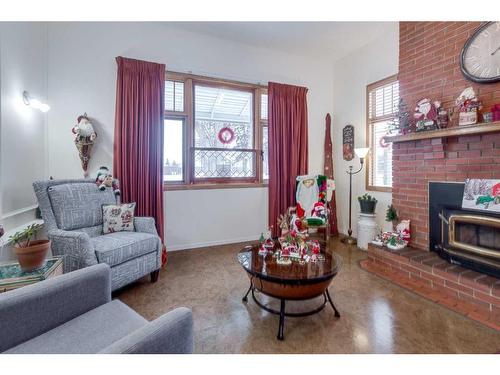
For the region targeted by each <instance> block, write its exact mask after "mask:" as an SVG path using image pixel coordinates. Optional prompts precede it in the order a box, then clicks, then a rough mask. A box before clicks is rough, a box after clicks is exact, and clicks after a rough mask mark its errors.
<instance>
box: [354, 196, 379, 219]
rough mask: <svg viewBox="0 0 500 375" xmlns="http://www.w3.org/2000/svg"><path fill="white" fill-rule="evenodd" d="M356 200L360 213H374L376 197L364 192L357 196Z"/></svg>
mask: <svg viewBox="0 0 500 375" xmlns="http://www.w3.org/2000/svg"><path fill="white" fill-rule="evenodd" d="M358 201H359V207H360V209H361V213H363V214H374V213H375V207H376V206H377V199H375V197H372V196H371V195H370V194H364V195H362V196H361V197H358Z"/></svg>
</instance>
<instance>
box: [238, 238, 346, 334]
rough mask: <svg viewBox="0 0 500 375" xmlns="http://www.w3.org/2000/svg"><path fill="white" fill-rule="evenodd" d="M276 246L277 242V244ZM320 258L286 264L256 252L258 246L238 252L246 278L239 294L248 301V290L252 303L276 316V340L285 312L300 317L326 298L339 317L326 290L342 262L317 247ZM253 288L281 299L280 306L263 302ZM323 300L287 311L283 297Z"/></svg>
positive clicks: (287, 298)
mask: <svg viewBox="0 0 500 375" xmlns="http://www.w3.org/2000/svg"><path fill="white" fill-rule="evenodd" d="M277 246H279V245H277ZM321 254H322V255H323V257H324V259H323V260H321V261H318V262H315V263H303V264H300V263H299V262H296V261H294V262H292V264H290V265H281V264H278V263H277V261H276V260H277V259H276V258H275V257H274V256H273V255H272V254H267V255H266V256H263V255H259V246H258V245H254V246H246V247H245V248H243V249H242V250H241V251H240V252H239V253H238V261H239V262H240V264H241V266H242V267H243V268H244V270H245V271H246V272H247V275H248V277H249V278H250V287H249V288H248V291H247V293H246V294H245V296H244V297H243V302H247V301H248V294H249V293H250V292H251V293H252V298H253V299H254V301H255V303H256V304H257V305H258V306H259V307H261V308H262V309H264V310H266V311H268V312H270V313H272V314H276V315H279V316H280V320H279V326H278V340H283V338H284V325H285V316H289V317H302V316H308V315H312V314H316V313H318V312H320V311H321V310H323V309H324V307H325V306H326V304H327V302H328V303H330V305H331V306H332V308H333V310H334V312H335V316H336V317H340V314H339V312H338V310H337V309H336V308H335V305H334V304H333V300H332V298H331V296H330V293H329V292H328V286H329V285H330V283H331V282H332V280H333V278H334V277H335V276H336V275H337V273H338V271H339V270H340V267H341V265H342V258H341V257H340V256H339V255H337V254H335V253H333V252H331V251H330V250H325V249H324V248H322V249H321ZM255 289H257V290H258V291H259V292H261V293H263V294H265V295H267V296H269V297H273V298H277V299H279V300H280V301H281V305H280V310H279V311H277V310H274V309H272V308H270V307H267V306H265V305H264V304H263V303H261V302H260V301H259V300H258V299H257V298H256V297H255V293H254V292H255ZM321 295H322V296H323V297H324V300H323V302H322V303H321V305H319V306H318V307H317V308H315V309H314V310H309V311H305V312H298V313H291V312H290V313H287V312H286V311H285V304H286V301H287V300H293V301H298V300H308V299H312V298H315V297H318V296H321Z"/></svg>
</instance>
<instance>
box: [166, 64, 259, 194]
mask: <svg viewBox="0 0 500 375" xmlns="http://www.w3.org/2000/svg"><path fill="white" fill-rule="evenodd" d="M266 93H267V91H266V88H264V87H262V86H259V85H252V84H245V83H236V82H232V81H224V80H218V79H213V78H206V77H199V76H194V75H191V74H180V73H170V72H169V73H167V78H166V81H165V123H164V137H165V139H164V147H165V148H164V183H165V187H166V188H167V189H168V188H197V187H212V186H213V185H217V186H219V185H227V186H246V185H248V186H255V185H256V184H262V183H263V182H264V180H265V179H267V178H268V172H267V94H266ZM264 128H265V130H264Z"/></svg>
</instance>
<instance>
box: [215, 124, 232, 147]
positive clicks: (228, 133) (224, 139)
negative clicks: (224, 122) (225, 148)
mask: <svg viewBox="0 0 500 375" xmlns="http://www.w3.org/2000/svg"><path fill="white" fill-rule="evenodd" d="M217 137H218V138H219V141H220V142H221V143H223V144H225V145H227V144H229V143H231V142H232V141H234V138H235V134H234V131H233V129H231V128H229V127H227V126H226V127H224V128H222V129H221V130H219V134H218V135H217Z"/></svg>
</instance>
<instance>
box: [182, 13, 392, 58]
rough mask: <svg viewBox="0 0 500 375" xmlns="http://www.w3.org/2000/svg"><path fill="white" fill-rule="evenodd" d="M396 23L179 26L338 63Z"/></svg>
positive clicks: (190, 24) (191, 23) (226, 23)
mask: <svg viewBox="0 0 500 375" xmlns="http://www.w3.org/2000/svg"><path fill="white" fill-rule="evenodd" d="M395 23H396V22H178V23H176V26H178V27H181V28H183V29H186V30H189V31H193V32H197V33H202V34H207V35H211V36H214V37H218V38H223V39H228V40H232V41H235V42H239V43H244V44H248V45H252V46H257V47H263V48H267V49H273V50H280V51H283V52H287V53H291V54H294V55H301V56H309V57H314V58H323V59H328V60H332V61H335V60H338V59H340V58H342V57H345V56H346V55H348V54H349V53H351V52H353V51H355V50H356V49H358V48H361V47H363V46H364V45H366V44H368V43H369V42H371V41H372V40H374V39H376V38H377V37H379V36H381V35H382V34H383V33H384V32H386V31H388V30H390V29H391V27H394V24H395Z"/></svg>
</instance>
